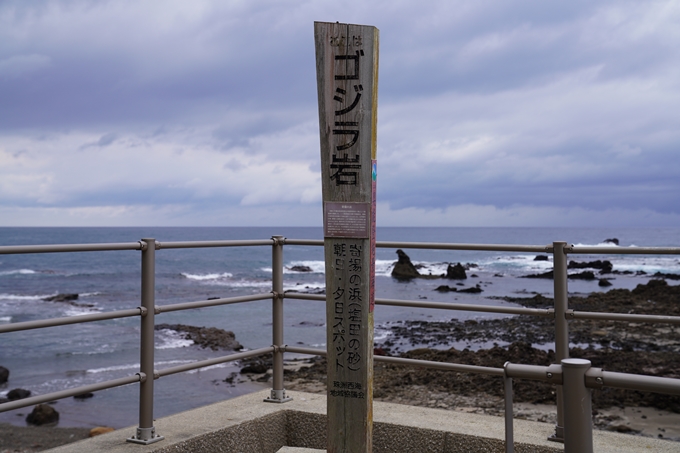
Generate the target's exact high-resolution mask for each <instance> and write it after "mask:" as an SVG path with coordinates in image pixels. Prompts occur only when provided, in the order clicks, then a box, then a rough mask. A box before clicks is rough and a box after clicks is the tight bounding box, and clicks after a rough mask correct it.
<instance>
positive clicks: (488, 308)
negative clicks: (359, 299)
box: [375, 299, 555, 317]
mask: <svg viewBox="0 0 680 453" xmlns="http://www.w3.org/2000/svg"><path fill="white" fill-rule="evenodd" d="M375 303H376V305H390V306H396V307H414V308H436V309H439V310H456V311H480V312H484V313H500V314H507V315H532V316H545V317H552V316H555V310H554V309H552V308H546V309H543V308H522V307H499V306H497V305H472V304H450V303H447V302H417V301H409V300H398V299H376V300H375Z"/></svg>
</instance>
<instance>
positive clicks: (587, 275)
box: [520, 271, 596, 280]
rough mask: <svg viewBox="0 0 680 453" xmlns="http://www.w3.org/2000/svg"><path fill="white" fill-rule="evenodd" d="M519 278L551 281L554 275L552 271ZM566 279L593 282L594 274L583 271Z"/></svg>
mask: <svg viewBox="0 0 680 453" xmlns="http://www.w3.org/2000/svg"><path fill="white" fill-rule="evenodd" d="M520 278H547V279H553V278H555V274H554V272H553V271H548V272H543V273H542V274H530V275H523V276H521V277H520ZM567 278H570V279H573V280H595V278H596V277H595V274H593V273H592V272H591V271H584V272H579V273H578V274H569V275H568V276H567Z"/></svg>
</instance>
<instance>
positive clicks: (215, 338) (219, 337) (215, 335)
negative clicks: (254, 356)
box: [155, 324, 243, 351]
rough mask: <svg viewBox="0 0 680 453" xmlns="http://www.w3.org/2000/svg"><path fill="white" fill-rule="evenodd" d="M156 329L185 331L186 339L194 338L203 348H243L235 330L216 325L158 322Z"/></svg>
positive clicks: (238, 349) (235, 349) (215, 349)
mask: <svg viewBox="0 0 680 453" xmlns="http://www.w3.org/2000/svg"><path fill="white" fill-rule="evenodd" d="M155 329H156V330H164V329H170V330H174V331H176V332H182V333H184V335H183V337H182V338H184V339H185V340H193V341H194V343H196V344H197V345H199V346H200V347H202V348H210V349H212V350H213V351H217V350H218V349H226V350H234V351H240V350H241V349H243V346H241V343H239V342H238V341H236V336H235V335H234V332H232V331H229V330H223V329H218V328H216V327H195V326H187V325H184V324H157V325H156V327H155Z"/></svg>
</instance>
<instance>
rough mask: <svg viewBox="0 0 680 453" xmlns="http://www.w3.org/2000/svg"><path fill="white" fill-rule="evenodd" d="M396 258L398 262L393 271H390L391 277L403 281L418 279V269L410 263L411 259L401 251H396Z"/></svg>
mask: <svg viewBox="0 0 680 453" xmlns="http://www.w3.org/2000/svg"><path fill="white" fill-rule="evenodd" d="M397 256H398V257H399V261H397V263H396V264H395V265H394V269H392V277H395V278H398V279H405V280H408V279H412V278H417V277H420V272H418V269H416V267H415V266H414V265H413V263H412V262H411V258H409V256H408V255H407V254H406V253H404V251H403V250H401V249H399V250H397Z"/></svg>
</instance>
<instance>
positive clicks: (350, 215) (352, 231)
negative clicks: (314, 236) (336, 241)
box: [323, 202, 371, 239]
mask: <svg viewBox="0 0 680 453" xmlns="http://www.w3.org/2000/svg"><path fill="white" fill-rule="evenodd" d="M370 212H371V204H370V203H337V202H326V203H324V215H323V219H324V225H323V231H324V237H327V238H363V239H368V238H369V231H370V222H369V221H370Z"/></svg>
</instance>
